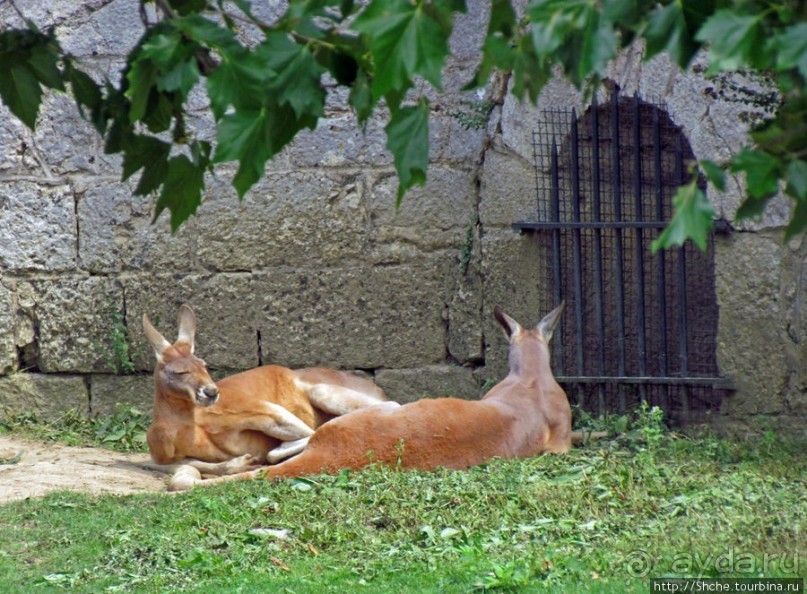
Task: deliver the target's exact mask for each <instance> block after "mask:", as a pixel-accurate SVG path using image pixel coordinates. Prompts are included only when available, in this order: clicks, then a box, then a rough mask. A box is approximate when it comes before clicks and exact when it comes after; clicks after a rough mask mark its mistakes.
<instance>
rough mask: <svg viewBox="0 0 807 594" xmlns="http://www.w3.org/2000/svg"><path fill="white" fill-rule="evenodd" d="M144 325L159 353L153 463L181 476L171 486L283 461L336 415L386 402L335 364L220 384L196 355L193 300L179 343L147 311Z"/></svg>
mask: <svg viewBox="0 0 807 594" xmlns="http://www.w3.org/2000/svg"><path fill="white" fill-rule="evenodd" d="M143 329H144V330H145V334H146V337H147V338H148V340H149V342H150V343H151V346H152V347H154V352H155V353H156V355H157V364H156V366H155V368H154V385H155V395H154V411H153V417H154V418H153V421H152V423H151V426H150V427H149V430H148V433H147V439H148V445H149V451H150V453H151V458H152V460H153V461H154V462H155V463H156V464H153V465H150V466H149V467H150V468H154V469H157V470H162V471H165V472H170V473H174V476H173V477H172V479H171V481H170V482H169V489H171V490H177V489H181V488H186V485H185V483H186V482H187V481H188V480H190V481H191V482H192V483H194V484H195V482H196V481H199V480H201V474H200V473H205V474H212V475H226V474H232V473H239V472H243V471H246V470H249V469H254V468H256V467H258V466H262V465H264V464H266V462H276V461H278V460H282V459H283V458H286V457H288V456H290V455H293V454H296V453H298V452H300V451H302V450H303V449H304V448H305V445H306V443H307V442H308V438H309V437H310V436H311V435H312V434H313V433H314V429H316V428H317V427H319V426H320V425H322V424H323V423H325V422H326V421H328V420H329V419H332V418H334V417H335V416H339V415H343V414H345V413H348V412H351V411H354V410H358V409H360V408H364V407H367V406H371V405H375V404H378V403H380V402H384V401H386V398H385V396H384V392H383V391H382V390H381V388H379V387H378V386H376V385H375V384H374V383H373V382H371V381H369V380H366V379H362V378H360V377H357V376H355V375H352V374H350V373H347V372H343V371H334V370H332V369H322V368H310V369H300V370H297V371H292V370H291V369H287V368H285V367H280V366H277V365H266V366H263V367H258V368H256V369H251V370H249V371H245V372H243V373H238V374H236V375H232V376H229V377H226V378H224V379H222V380H220V381H219V382H217V383H216V382H214V381H213V379H212V378H211V377H210V374H209V373H208V371H207V366H206V364H205V362H204V361H203V360H202V359H200V358H198V357H197V356H195V355H194V346H195V345H194V338H195V334H196V316H195V314H194V313H193V310H192V309H191V308H190V307H188V306H187V305H182V306H180V308H179V336H178V338H177V340H176V342H175V343H173V344H171V343H170V342H168V341H167V340H166V339H165V338H163V336H162V334H160V333H159V332H158V331H157V330H156V329H155V328H154V326H152V324H151V322H150V321H149V318H148V316H147V315H144V316H143Z"/></svg>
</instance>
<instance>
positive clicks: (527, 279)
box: [0, 0, 807, 426]
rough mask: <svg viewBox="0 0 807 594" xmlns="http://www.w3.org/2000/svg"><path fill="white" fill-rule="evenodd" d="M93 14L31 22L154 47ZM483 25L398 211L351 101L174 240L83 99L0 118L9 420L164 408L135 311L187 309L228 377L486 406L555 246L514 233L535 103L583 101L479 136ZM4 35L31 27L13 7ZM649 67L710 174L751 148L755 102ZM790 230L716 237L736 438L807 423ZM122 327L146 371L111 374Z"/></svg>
mask: <svg viewBox="0 0 807 594" xmlns="http://www.w3.org/2000/svg"><path fill="white" fill-rule="evenodd" d="M28 4H30V6H28ZM76 4H77V3H75V2H72V1H71V0H57V1H53V0H49V1H45V0H41V1H34V2H31V3H26V7H25V10H26V12H27V16H29V17H30V18H32V19H33V20H34V21H35V22H36V23H37V24H38V25H39V26H40V27H45V26H51V25H54V26H55V27H56V33H57V35H58V36H59V38H60V39H61V40H62V43H63V45H64V46H65V48H66V49H67V50H68V51H70V52H72V53H73V54H74V55H76V56H78V57H79V58H80V59H81V61H82V64H83V65H84V66H85V67H87V68H89V69H90V70H92V71H94V72H95V73H96V74H97V75H98V76H101V75H102V74H107V75H110V76H116V75H117V74H116V73H117V72H118V71H119V69H120V67H121V64H122V61H123V57H124V56H125V54H126V53H127V52H128V51H129V49H130V48H131V47H132V46H133V45H134V43H135V42H136V40H137V37H138V36H139V35H140V33H141V29H139V27H140V20H139V17H138V14H137V8H136V5H135V3H132V2H127V1H124V0H94V1H89V2H83V3H80V4H81V6H79V7H76ZM256 4H261V3H256ZM266 4H267V6H263V10H265V11H267V12H268V13H271V11H272V10H273V5H269V3H266ZM486 10H487V8H486V5H485V2H483V1H482V0H472V1H470V2H469V14H468V15H464V16H460V17H459V18H458V20H457V25H456V34H455V36H454V39H453V44H452V52H453V57H452V58H451V60H450V62H449V64H448V65H447V67H446V71H445V91H444V92H443V93H441V94H435V93H434V91H433V90H431V89H427V88H425V87H424V89H423V92H425V93H426V94H427V95H429V97H430V99H431V100H432V105H433V107H434V111H433V114H432V116H433V117H432V120H431V139H430V140H431V146H430V161H431V165H430V170H429V183H428V185H427V186H426V187H424V188H417V189H416V190H414V191H412V192H410V193H409V194H408V195H407V196H406V198H405V201H404V203H403V205H402V207H401V208H400V209H399V210H396V209H395V207H394V201H395V200H394V197H395V191H396V183H397V181H396V178H395V175H394V169H393V167H392V162H391V157H390V155H389V153H388V152H387V151H386V149H385V148H384V145H385V138H384V132H383V127H384V125H385V121H384V119H383V117H382V116H379V117H378V118H376V119H373V120H372V121H371V122H370V123H369V125H368V127H367V130H366V132H365V133H364V134H362V133H361V132H360V131H359V130H358V129H357V127H356V125H355V120H354V118H353V116H352V115H351V114H350V112H349V111H347V110H345V108H344V106H345V104H346V102H345V101H344V97H343V96H341V95H340V94H339V93H338V92H335V93H334V96H333V97H331V98H330V101H329V108H328V113H327V115H328V117H327V118H326V119H323V120H322V121H321V122H320V125H319V127H318V129H317V130H316V131H313V132H306V133H304V134H302V135H301V136H300V137H299V138H298V139H297V140H296V141H295V142H294V143H293V145H292V146H291V147H289V149H288V150H286V151H284V152H283V154H281V155H280V156H279V157H278V158H277V159H275V160H274V161H273V162H271V163H269V164H268V166H267V174H266V177H265V178H264V179H262V180H261V181H260V182H259V183H258V184H257V186H256V187H255V188H254V189H253V190H252V191H251V192H249V194H248V195H247V196H246V197H245V199H244V200H243V201H241V202H239V201H238V199H237V197H236V196H235V193H234V191H233V190H232V188H231V187H230V186H229V183H228V180H229V176H231V175H232V173H233V171H232V169H228V168H227V167H222V168H220V169H218V170H217V174H216V177H215V178H210V179H209V180H208V181H209V185H208V191H207V194H206V196H205V200H204V203H203V205H202V207H201V209H200V211H199V213H198V215H197V216H196V217H194V218H192V219H191V220H190V221H188V222H187V223H185V224H184V225H183V227H182V228H181V229H180V230H179V231H178V232H177V233H176V235H174V236H171V234H170V231H169V228H168V222H167V220H166V219H167V217H166V216H163V217H162V218H161V219H160V220H159V221H157V223H156V224H154V225H152V224H151V218H152V212H153V203H152V201H151V200H147V199H143V198H140V197H134V196H132V189H133V184H130V183H121V182H120V161H119V159H118V158H117V157H110V156H108V155H104V154H103V150H102V145H101V140H100V139H99V138H98V137H97V135H96V134H95V132H94V131H93V130H92V128H91V127H90V126H89V125H87V124H86V123H85V122H83V121H82V120H81V118H80V117H79V115H78V113H77V112H76V110H75V107H74V106H73V102H72V100H71V99H70V98H69V97H65V96H61V95H49V96H48V97H47V100H46V103H45V106H44V109H43V110H42V113H41V115H40V120H39V125H38V128H37V131H36V132H35V133H33V134H32V133H31V132H30V131H28V130H27V129H25V127H24V126H23V125H22V124H21V123H19V122H18V121H16V120H15V119H14V118H12V117H10V115H9V113H8V112H7V110H5V108H4V107H2V106H0V415H8V414H13V413H16V412H20V411H22V410H30V411H35V412H37V413H39V414H43V415H53V414H58V413H59V412H60V411H64V410H66V409H68V408H78V409H80V410H83V411H86V412H88V413H92V414H108V413H110V412H112V411H113V410H114V407H115V404H116V403H119V402H120V403H132V404H136V405H138V406H139V407H141V408H143V409H146V410H147V409H148V407H149V405H150V401H151V393H152V392H151V391H152V387H151V379H150V376H149V373H148V372H149V370H150V368H151V365H152V360H153V355H152V353H151V352H150V351H149V348H148V347H147V344H146V341H145V340H144V338H143V336H142V330H141V326H140V318H141V316H142V314H143V313H144V312H148V313H149V314H150V315H151V316H152V319H153V320H155V322H156V323H157V325H158V327H159V328H160V329H161V330H163V331H164V332H165V334H166V336H171V335H172V334H173V333H174V332H175V327H176V326H175V324H176V322H175V316H176V309H177V306H178V305H179V304H180V303H183V302H187V303H190V304H191V305H192V306H193V307H194V309H195V310H196V312H197V314H198V316H199V332H198V351H199V352H200V354H201V355H202V356H203V357H204V358H205V359H206V360H207V361H208V363H209V364H210V365H211V367H213V368H215V369H217V370H218V371H219V372H221V373H224V372H227V371H231V370H237V369H244V368H249V367H253V366H255V365H257V364H259V363H279V364H283V365H289V366H305V365H320V364H321V365H329V366H334V367H339V368H345V369H357V370H363V371H365V372H367V373H370V374H372V375H374V377H375V379H376V380H377V381H378V382H379V383H380V384H381V385H382V386H383V387H385V389H387V391H388V392H389V394H390V395H391V396H392V397H394V398H396V399H399V400H402V401H406V400H411V399H414V398H418V397H421V396H423V395H429V396H439V395H456V396H462V397H477V396H478V395H479V393H480V387H481V386H482V385H483V384H484V383H485V382H486V381H487V380H488V379H498V378H500V377H501V376H502V374H503V373H504V372H505V369H506V352H505V351H506V345H505V343H504V340H503V338H502V337H501V333H500V331H499V330H498V328H497V327H496V325H495V322H494V321H493V319H492V316H491V311H492V307H493V304H494V303H501V304H502V305H503V306H505V307H506V308H507V309H508V311H510V312H512V314H513V315H514V316H515V317H516V318H518V319H521V320H524V321H536V320H537V319H538V318H539V317H540V316H541V315H542V314H543V313H545V312H540V311H537V307H536V303H537V300H538V296H539V295H540V294H541V291H543V290H544V287H541V286H539V282H538V280H537V278H536V275H535V270H536V264H535V258H536V257H538V250H537V248H536V246H535V243H534V241H533V240H532V239H531V238H530V237H529V236H520V235H518V234H516V233H514V232H513V231H512V230H511V228H510V224H511V223H512V222H514V221H516V220H520V219H525V218H529V217H530V216H531V214H532V209H533V208H534V171H533V168H532V163H531V160H532V147H531V146H530V134H531V131H532V129H533V128H534V127H535V124H536V122H537V118H538V117H539V114H540V110H541V109H544V108H547V107H558V106H562V107H568V106H570V105H576V106H578V107H580V106H581V101H582V100H581V97H580V96H579V94H578V93H577V92H576V91H574V90H573V89H572V88H571V87H569V85H567V84H565V83H563V82H562V81H561V80H556V81H553V82H552V83H550V84H549V85H548V87H547V89H546V90H545V92H544V93H543V94H542V96H541V99H540V101H539V105H538V106H537V107H533V106H528V105H524V104H520V103H518V102H517V101H515V100H513V99H512V98H510V97H508V98H507V99H506V100H505V101H504V102H503V104H499V105H497V106H496V107H495V108H494V109H492V111H491V113H490V117H489V120H488V122H487V125H486V126H482V127H479V128H474V127H471V128H470V129H468V128H466V127H465V126H464V125H463V124H464V122H465V120H464V118H462V117H460V116H458V115H457V114H458V113H462V112H464V111H467V110H468V109H469V103H468V102H478V97H477V96H476V95H475V94H467V93H465V94H464V93H462V92H460V91H459V89H460V88H461V87H462V86H463V85H464V83H465V82H466V81H467V80H468V79H469V78H470V77H471V75H472V73H473V71H474V67H475V65H476V60H477V56H478V47H479V45H480V43H481V39H482V35H483V28H482V27H481V26H480V25H479V23H480V22H482V16H483V15H484V14H485V13H486ZM0 23H3V25H12V26H20V24H21V23H20V21H19V17H18V15H17V14H16V13H15V12H13V11H12V10H11V9H10V7H9V5H8V4H4V5H0ZM640 57H641V48H632V49H631V50H629V51H627V52H625V53H624V54H623V55H622V56H620V59H619V60H618V61H617V63H615V64H614V66H613V73H612V79H613V80H614V81H615V82H616V83H617V84H619V85H620V87H621V88H622V89H623V91H624V92H627V93H632V92H634V91H638V92H640V93H641V94H642V95H643V96H647V97H653V98H661V99H663V100H665V101H666V103H667V105H668V108H669V113H670V116H671V118H672V119H673V120H674V121H675V122H676V123H677V124H678V125H680V126H682V127H683V129H684V131H685V133H686V134H687V137H688V138H689V140H690V143H691V144H692V147H693V150H694V151H695V154H696V155H697V156H698V157H699V158H711V159H713V160H716V161H719V160H721V159H722V158H725V157H726V156H728V154H730V152H731V151H733V150H736V149H737V148H739V146H741V145H742V143H743V142H745V140H746V129H745V127H744V124H742V123H741V121H740V117H739V112H740V110H741V109H742V107H741V106H739V105H737V104H735V103H732V102H730V101H728V102H727V101H721V100H719V99H715V98H714V97H713V96H711V95H710V94H709V93H708V92H706V90H707V89H708V88H709V87H710V85H712V84H713V83H712V82H710V81H708V80H707V79H705V78H704V76H703V74H702V73H701V72H700V69H697V68H696V69H694V71H692V72H687V73H681V72H679V71H678V70H677V69H676V68H675V67H673V66H672V65H670V64H669V63H668V61H667V60H665V59H664V58H657V59H654V60H652V61H651V62H649V63H643V62H641V60H640ZM495 88H496V85H492V87H491V89H490V93H489V94H490V95H492V96H493V98H494V99H497V97H496V95H497V93H496V92H495ZM198 106H199V112H198V113H199V115H198V118H196V119H197V121H196V127H197V129H198V130H199V131H200V133H201V134H203V135H206V136H208V137H210V136H212V126H211V124H210V122H209V120H207V119H206V118H205V117H204V115H203V113H204V109H203V102H202V97H201V95H200V97H199V99H198ZM711 190H712V189H710V192H711V194H710V195H711V196H712V198H713V199H714V200H715V202H716V204H717V205H718V208H719V210H720V211H721V214H723V215H724V216H726V217H727V218H729V219H731V218H732V215H733V213H734V212H735V210H736V208H737V205H738V204H739V200H740V198H741V196H742V180H740V179H736V180H732V184H731V187H730V189H729V191H728V192H726V193H725V194H724V195H717V194H715V193H714V192H712V191H711ZM786 219H787V206H786V203H784V202H783V203H782V204H780V205H776V206H775V207H774V208H773V209H771V210H770V211H769V212H768V213H767V214H766V218H765V220H763V221H761V222H759V223H756V224H754V225H750V226H747V227H746V228H743V229H741V230H739V231H738V232H736V233H734V234H733V235H731V236H730V237H729V238H720V239H718V240H717V242H718V243H717V255H716V257H717V275H718V280H717V291H718V299H719V303H720V326H719V328H720V329H719V335H718V343H719V346H718V348H719V358H720V364H721V368H722V371H723V372H724V374H727V375H729V376H731V377H732V378H733V379H734V381H735V383H736V384H737V386H738V388H739V389H738V391H737V393H736V395H734V396H733V397H731V398H729V399H728V400H727V401H726V402H725V406H724V409H725V412H726V414H727V417H726V418H727V419H729V420H730V421H731V423H745V422H746V421H747V420H748V419H749V418H751V417H753V418H754V419H755V420H754V421H753V423H755V424H759V423H762V424H764V423H768V424H771V425H773V426H784V425H785V424H788V425H790V424H792V425H793V426H799V423H803V420H804V419H803V417H805V416H807V398H805V390H807V375H805V374H807V348H805V346H804V341H805V340H807V328H805V324H807V322H804V321H803V320H802V317H803V316H802V313H801V312H802V311H803V307H802V305H803V299H804V292H805V287H806V286H807V279H805V274H804V271H805V269H807V264H806V262H807V259H806V258H805V256H806V255H807V254H806V253H805V252H807V246H805V245H803V242H802V241H801V240H799V241H794V242H791V244H789V245H785V244H783V243H782V240H781V229H782V226H783V224H784V223H785V221H786ZM122 328H123V329H125V330H127V331H128V334H129V340H128V344H129V347H130V359H131V362H132V364H133V365H134V367H135V369H136V371H137V372H136V374H134V375H124V376H121V375H117V374H116V373H115V371H116V364H115V358H114V356H113V355H112V353H113V351H114V347H115V343H116V340H118V339H116V338H115V336H116V333H117V332H120V331H121V329H122ZM118 342H119V341H118ZM798 417H802V419H801V421H799V420H798ZM760 419H761V420H760Z"/></svg>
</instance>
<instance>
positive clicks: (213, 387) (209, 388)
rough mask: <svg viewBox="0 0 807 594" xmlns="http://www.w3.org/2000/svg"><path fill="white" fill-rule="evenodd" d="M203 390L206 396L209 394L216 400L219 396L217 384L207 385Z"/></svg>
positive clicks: (209, 396)
mask: <svg viewBox="0 0 807 594" xmlns="http://www.w3.org/2000/svg"><path fill="white" fill-rule="evenodd" d="M202 392H203V393H204V395H205V396H207V397H208V398H210V399H211V400H215V399H216V398H218V397H219V389H218V388H217V387H216V385H215V384H213V385H211V386H205V387H204V389H203V390H202Z"/></svg>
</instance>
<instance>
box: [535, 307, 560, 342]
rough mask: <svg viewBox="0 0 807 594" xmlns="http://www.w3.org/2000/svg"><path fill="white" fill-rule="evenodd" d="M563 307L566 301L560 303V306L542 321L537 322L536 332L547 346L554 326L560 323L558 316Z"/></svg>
mask: <svg viewBox="0 0 807 594" xmlns="http://www.w3.org/2000/svg"><path fill="white" fill-rule="evenodd" d="M565 306H566V301H561V302H560V305H558V306H557V307H556V308H555V309H553V310H552V311H550V312H549V313H548V314H546V316H544V319H543V320H541V321H540V322H538V326H537V327H536V328H537V330H538V332H540V333H541V336H543V338H544V342H546V343H547V344H549V341H550V340H551V339H552V333H553V332H554V331H555V326H557V325H558V322H559V321H560V316H561V314H562V313H563V308H564V307H565Z"/></svg>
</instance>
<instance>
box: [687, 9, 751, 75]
mask: <svg viewBox="0 0 807 594" xmlns="http://www.w3.org/2000/svg"><path fill="white" fill-rule="evenodd" d="M760 18H761V15H742V14H738V13H737V12H734V11H733V10H731V9H721V10H718V11H717V12H715V13H714V14H713V15H712V16H711V17H710V18H709V19H708V20H707V21H706V22H705V23H704V24H703V26H702V27H701V28H700V30H699V31H698V32H697V33H696V34H695V39H697V40H698V41H701V42H704V43H709V44H710V54H709V60H710V65H709V72H710V73H714V72H719V71H721V70H737V69H738V68H741V67H743V66H749V65H753V66H762V67H764V66H765V59H764V58H763V57H762V56H763V52H762V47H763V45H764V44H763V42H764V33H763V30H762V27H760V23H759V21H760Z"/></svg>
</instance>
